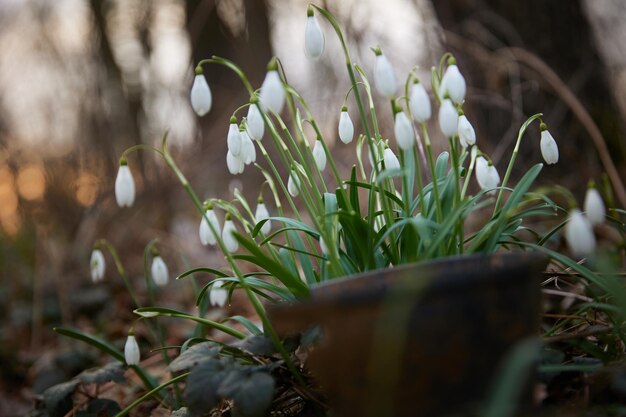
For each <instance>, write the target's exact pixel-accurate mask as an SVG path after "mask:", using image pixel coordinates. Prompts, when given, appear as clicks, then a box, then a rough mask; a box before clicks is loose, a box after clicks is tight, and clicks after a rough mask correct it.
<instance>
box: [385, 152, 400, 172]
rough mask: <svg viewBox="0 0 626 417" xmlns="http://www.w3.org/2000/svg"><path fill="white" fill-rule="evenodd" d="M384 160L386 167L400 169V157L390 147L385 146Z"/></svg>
mask: <svg viewBox="0 0 626 417" xmlns="http://www.w3.org/2000/svg"><path fill="white" fill-rule="evenodd" d="M383 161H384V162H385V169H400V161H398V157H397V156H396V154H394V153H393V151H392V150H391V149H389V148H385V150H384V151H383Z"/></svg>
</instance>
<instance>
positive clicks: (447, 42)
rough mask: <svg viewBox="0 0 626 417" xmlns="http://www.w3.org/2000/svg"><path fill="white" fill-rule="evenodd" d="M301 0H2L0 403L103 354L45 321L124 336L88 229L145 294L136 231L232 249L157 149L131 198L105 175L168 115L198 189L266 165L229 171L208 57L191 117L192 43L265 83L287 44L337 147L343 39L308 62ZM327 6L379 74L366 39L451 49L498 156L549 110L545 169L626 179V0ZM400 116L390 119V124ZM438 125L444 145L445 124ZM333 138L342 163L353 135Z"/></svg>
mask: <svg viewBox="0 0 626 417" xmlns="http://www.w3.org/2000/svg"><path fill="white" fill-rule="evenodd" d="M306 4H307V3H306V2H305V1H301V0H265V1H263V0H188V1H185V0H154V1H150V0H131V1H128V0H102V1H100V0H56V1H49V0H0V415H5V416H6V415H23V414H24V413H26V412H27V411H28V410H29V409H30V408H31V407H32V403H33V401H34V398H36V395H37V394H39V393H41V392H42V391H43V390H44V389H45V388H46V387H48V386H50V385H52V384H55V383H58V382H62V381H64V380H66V379H68V378H69V377H71V376H72V375H73V374H74V373H76V372H77V371H80V370H82V369H83V368H85V367H88V366H91V365H93V364H95V363H97V356H96V355H95V354H94V353H93V352H91V351H89V350H85V349H84V347H82V346H78V345H76V344H74V343H72V342H71V341H69V340H66V339H63V338H62V337H59V336H57V335H55V334H54V333H53V332H52V330H51V329H52V327H53V326H55V325H60V324H63V325H68V326H73V327H79V328H81V329H82V330H85V331H89V332H92V333H94V334H97V335H100V336H102V337H104V338H106V339H107V340H110V341H112V342H114V343H115V344H117V345H120V346H121V345H122V344H123V341H124V338H125V336H126V331H127V330H128V326H129V324H130V323H131V321H132V320H133V314H132V302H131V300H130V298H129V296H128V295H127V293H126V291H125V289H124V287H123V284H122V282H121V280H120V279H119V277H118V276H117V275H116V273H115V271H114V267H113V265H112V262H111V261H109V262H108V268H107V273H106V278H105V281H104V282H103V283H101V284H98V285H94V284H92V282H91V279H90V277H89V255H90V252H91V248H92V244H93V242H94V241H95V240H96V239H99V238H106V239H108V240H109V241H110V242H112V243H113V244H114V245H115V246H116V247H117V249H118V251H119V253H120V256H121V259H122V262H123V263H124V266H125V267H126V269H127V270H128V274H129V276H130V277H131V279H132V282H133V285H136V286H137V291H138V292H139V293H140V294H142V293H145V288H142V285H144V286H145V284H144V281H143V279H142V278H141V276H142V274H143V248H144V246H145V245H146V244H147V243H148V242H149V241H150V240H151V239H153V238H159V240H160V245H159V247H160V249H161V254H162V255H163V257H164V259H165V260H166V261H167V262H168V265H169V267H170V272H171V274H172V276H175V275H176V274H178V273H180V272H182V271H183V270H185V269H186V268H188V267H190V266H198V265H205V266H216V265H219V264H220V259H221V258H220V256H218V255H217V253H216V252H215V251H213V250H211V249H207V248H204V247H202V246H201V245H200V242H199V239H198V235H197V227H198V224H199V220H200V217H199V214H198V213H197V212H196V211H195V208H194V207H193V206H192V204H191V203H190V201H189V200H188V199H187V197H186V195H185V194H184V191H183V190H182V188H181V187H180V186H179V184H178V183H177V182H176V180H175V178H174V177H173V175H172V174H171V173H170V172H169V171H168V170H167V168H166V167H165V165H164V164H163V162H162V161H160V160H158V159H157V158H155V157H154V155H151V154H148V153H138V154H133V155H132V156H131V157H130V166H131V169H132V171H133V173H134V176H135V181H136V183H137V189H138V196H137V200H136V202H135V205H134V206H133V207H132V209H119V208H118V207H117V205H116V203H115V197H114V192H113V184H114V179H115V174H116V172H117V167H118V158H119V156H120V155H121V153H122V151H123V150H124V149H126V148H127V147H129V146H132V145H134V144H137V143H148V144H154V143H158V142H159V141H160V139H161V136H162V135H163V132H164V131H165V130H166V129H169V130H170V132H171V133H170V144H171V146H172V147H173V148H174V150H173V153H174V155H175V157H176V159H177V160H178V161H179V163H180V166H181V168H182V169H183V171H184V172H185V174H186V175H187V177H188V178H189V180H190V182H191V184H192V185H193V187H194V188H195V189H196V190H197V191H198V192H199V193H200V195H202V196H204V197H209V196H210V197H221V198H226V199H228V198H231V197H232V190H233V189H234V188H235V187H236V188H239V189H240V190H242V191H243V192H244V194H246V195H247V196H248V197H249V198H251V199H254V198H255V197H256V193H257V192H258V187H259V185H260V183H261V181H262V179H261V176H260V174H259V173H258V172H255V171H254V170H252V169H249V170H247V171H246V173H244V174H243V176H238V177H233V176H231V175H229V174H228V171H227V169H226V163H225V156H226V140H225V138H226V132H227V126H228V120H229V117H230V115H231V114H232V112H233V110H234V109H235V108H237V107H238V106H239V105H240V104H242V103H244V102H246V101H247V100H248V97H247V94H246V92H245V90H244V89H243V88H242V86H241V85H240V82H239V80H238V79H237V78H236V77H235V76H234V75H233V74H232V73H230V72H228V71H227V70H225V69H223V68H221V67H215V66H213V67H206V68H205V73H206V76H207V79H208V82H209V84H210V86H211V88H212V92H213V100H214V101H213V109H212V111H211V112H210V113H209V115H208V116H206V117H204V118H202V119H199V118H197V117H196V116H195V114H194V113H193V111H192V109H191V107H190V104H189V89H190V85H191V82H192V80H193V68H194V66H195V63H196V62H197V61H198V60H200V59H202V58H206V57H210V56H211V55H219V56H222V57H226V58H229V59H231V60H233V61H235V62H236V63H238V64H239V65H240V66H241V67H242V68H243V69H244V70H245V72H246V73H247V74H248V77H249V78H250V80H251V82H252V84H253V85H254V86H257V87H258V86H259V85H260V83H261V81H262V80H263V77H264V75H265V67H266V64H267V62H268V60H269V59H270V57H271V56H272V55H276V56H278V57H279V58H280V59H281V61H282V62H283V64H284V66H285V69H286V74H287V77H288V79H289V81H290V82H291V83H292V84H293V85H295V86H296V88H298V89H299V90H300V91H301V92H302V93H303V95H304V96H305V97H306V98H307V99H308V100H309V102H310V105H311V107H312V109H313V112H314V113H315V114H316V115H317V119H318V121H319V123H320V124H321V125H322V126H323V129H324V133H325V134H326V138H327V140H329V141H330V142H331V144H330V146H331V147H332V146H334V142H335V141H336V140H335V138H336V135H337V134H336V126H337V121H338V116H339V110H340V108H341V105H342V101H343V98H344V95H345V92H346V91H347V89H348V86H349V81H348V78H347V75H346V73H345V68H344V65H343V62H344V61H343V57H342V55H341V50H340V46H339V43H338V41H337V39H336V38H335V36H334V34H333V33H332V30H331V28H330V26H329V25H328V24H327V23H326V22H325V21H323V20H322V19H320V23H321V26H322V29H323V30H324V31H325V33H326V47H327V48H326V51H325V53H324V55H323V56H322V58H321V59H320V60H319V61H315V62H312V61H310V60H307V59H305V57H304V52H303V37H304V35H303V33H304V24H305V20H306ZM321 5H323V6H325V7H327V8H328V9H329V10H330V11H332V12H333V13H334V14H335V15H336V16H337V17H338V19H339V21H340V22H341V23H342V25H343V26H344V28H345V30H346V32H347V34H348V42H349V43H350V44H351V45H352V51H353V55H354V56H353V58H354V59H355V61H356V62H360V63H361V64H362V65H363V67H364V68H365V70H366V71H368V72H369V73H371V68H372V65H373V62H374V55H373V54H372V53H371V51H370V50H369V47H370V46H376V45H380V46H381V47H382V48H383V50H384V51H385V53H386V55H387V56H388V57H389V59H390V61H391V62H392V63H393V65H394V67H395V70H396V75H397V76H398V78H399V79H401V80H403V78H404V76H405V75H406V74H407V72H408V71H409V70H410V69H411V68H412V67H413V66H415V65H417V66H418V68H419V72H420V74H422V78H423V79H424V80H429V79H430V76H429V72H430V67H431V66H432V65H437V64H438V60H439V57H440V56H441V54H442V53H443V52H444V51H447V50H449V51H452V52H453V53H454V54H455V55H456V57H457V60H458V63H459V67H460V69H461V71H462V72H463V73H464V75H465V77H466V79H467V82H468V86H469V92H468V97H467V102H466V105H465V108H466V113H467V115H468V118H469V119H470V120H471V121H472V123H473V124H474V126H475V127H476V130H477V136H478V140H479V143H481V147H482V148H483V149H484V150H485V151H486V152H488V153H489V154H491V155H492V156H493V159H494V161H495V163H496V165H497V166H498V168H499V170H500V171H501V172H503V171H504V169H505V164H506V162H507V161H508V156H509V154H510V152H511V150H512V146H513V143H514V140H515V137H516V135H517V130H518V128H519V126H520V124H521V123H522V122H523V121H524V120H525V119H526V118H527V117H528V116H529V115H532V114H534V113H537V112H543V113H544V114H545V117H544V120H545V121H546V123H548V126H549V128H550V131H551V132H552V134H553V135H554V137H555V138H556V140H557V142H558V144H559V148H560V152H561V160H560V161H559V163H558V164H557V165H556V166H550V167H548V168H547V169H546V170H545V172H544V174H543V175H542V181H544V183H558V184H561V185H564V186H566V187H569V188H570V189H571V190H572V191H574V193H575V194H576V195H577V196H578V197H579V201H580V200H582V195H583V193H584V191H585V187H586V183H587V181H588V180H589V179H591V178H594V179H596V181H599V180H601V176H602V173H603V172H605V171H611V167H610V166H609V165H610V163H609V162H610V160H612V162H613V163H614V164H615V169H614V170H613V171H611V172H609V174H610V175H612V178H613V179H614V180H615V178H617V179H622V181H623V178H625V177H626V175H625V173H626V142H625V141H624V132H625V128H626V46H625V45H626V25H624V24H623V22H626V2H624V1H623V0H601V1H598V0H554V1H544V0H526V1H510V0H437V1H432V2H431V1H429V0H387V1H384V2H383V1H376V0H361V1H357V0H341V1H322V2H321ZM428 84H430V83H429V82H427V85H428ZM349 103H350V102H349ZM385 105H386V103H384V102H383V103H381V109H384V108H385V107H384V106H385ZM352 107H354V106H352ZM381 114H385V112H384V111H382V112H381ZM356 117H357V116H356V113H354V114H353V119H354V120H357V118H356ZM389 120H390V118H388V119H387V124H386V125H383V127H382V129H383V132H384V133H385V134H386V135H387V136H390V135H391V128H390V126H389ZM432 132H437V133H438V129H437V128H436V126H433V129H432ZM533 138H536V143H532V144H531V143H530V142H532V141H533V140H534V139H533ZM311 139H314V137H313V136H311ZM435 140H438V141H441V142H440V143H441V144H442V146H443V138H441V137H439V136H438V135H436V137H435ZM538 141H539V131H538V127H536V126H534V127H533V128H531V129H530V131H529V134H528V137H527V138H526V140H525V142H524V143H523V145H522V149H521V153H522V158H520V159H521V161H523V163H521V164H518V169H519V170H520V171H521V170H525V169H527V168H528V167H529V166H530V165H531V164H534V163H536V162H538V161H540V160H541V155H540V151H539V146H538ZM334 152H335V153H336V154H337V155H338V156H337V160H338V162H339V163H340V165H342V167H341V168H342V169H345V170H347V169H349V167H350V166H351V164H352V163H353V162H354V154H353V148H352V147H351V146H350V147H348V148H346V147H342V148H341V149H339V148H338V147H337V149H336V150H335V151H334ZM524 163H526V165H524ZM515 174H516V173H514V175H513V178H519V175H515ZM518 174H519V172H518ZM620 198H622V199H621V200H620ZM623 198H624V196H620V195H619V193H618V194H616V199H617V200H618V201H621V204H620V203H617V204H618V205H621V206H623V205H624V200H623ZM107 259H110V258H108V257H107ZM193 300H194V297H193V290H192V288H191V287H189V284H188V283H187V282H175V283H170V284H169V286H168V287H167V289H166V290H165V291H163V292H161V293H160V294H159V299H158V303H159V304H161V305H172V306H184V308H191V306H192V303H193ZM181 331H182V330H181ZM175 336H176V335H175V333H174V334H173V336H172V337H175Z"/></svg>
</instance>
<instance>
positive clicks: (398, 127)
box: [393, 111, 415, 151]
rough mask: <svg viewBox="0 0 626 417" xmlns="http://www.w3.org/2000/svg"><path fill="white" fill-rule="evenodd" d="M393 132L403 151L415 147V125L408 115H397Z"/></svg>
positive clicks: (400, 112) (401, 112) (399, 113)
mask: <svg viewBox="0 0 626 417" xmlns="http://www.w3.org/2000/svg"><path fill="white" fill-rule="evenodd" d="M393 132H394V134H395V136H396V142H398V146H399V147H400V149H402V150H405V151H406V150H409V149H411V148H412V147H413V146H414V145H415V135H414V134H413V125H412V124H411V121H410V120H409V118H408V117H407V116H406V113H405V112H403V111H399V112H397V113H396V119H395V123H394V125H393Z"/></svg>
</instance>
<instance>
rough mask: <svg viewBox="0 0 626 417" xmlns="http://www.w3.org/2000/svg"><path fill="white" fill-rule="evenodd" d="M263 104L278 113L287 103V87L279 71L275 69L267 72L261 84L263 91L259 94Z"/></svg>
mask: <svg viewBox="0 0 626 417" xmlns="http://www.w3.org/2000/svg"><path fill="white" fill-rule="evenodd" d="M259 101H260V102H261V106H263V108H265V109H269V110H271V111H273V112H274V113H276V114H279V113H280V112H281V111H282V110H283V106H284V104H285V89H284V88H283V82H282V81H281V79H280V75H278V71H277V70H275V69H273V70H270V71H268V72H267V75H265V80H263V84H261V92H260V94H259Z"/></svg>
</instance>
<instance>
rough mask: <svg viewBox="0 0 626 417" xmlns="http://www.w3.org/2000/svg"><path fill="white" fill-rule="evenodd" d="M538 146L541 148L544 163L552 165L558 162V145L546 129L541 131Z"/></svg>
mask: <svg viewBox="0 0 626 417" xmlns="http://www.w3.org/2000/svg"><path fill="white" fill-rule="evenodd" d="M539 146H540V148H541V155H542V156H543V160H544V161H546V164H548V165H552V164H556V163H557V162H559V147H558V146H557V144H556V141H555V140H554V138H553V137H552V135H551V134H550V132H548V131H547V130H544V131H542V132H541V140H540V142H539Z"/></svg>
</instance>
